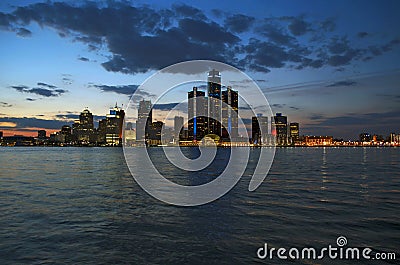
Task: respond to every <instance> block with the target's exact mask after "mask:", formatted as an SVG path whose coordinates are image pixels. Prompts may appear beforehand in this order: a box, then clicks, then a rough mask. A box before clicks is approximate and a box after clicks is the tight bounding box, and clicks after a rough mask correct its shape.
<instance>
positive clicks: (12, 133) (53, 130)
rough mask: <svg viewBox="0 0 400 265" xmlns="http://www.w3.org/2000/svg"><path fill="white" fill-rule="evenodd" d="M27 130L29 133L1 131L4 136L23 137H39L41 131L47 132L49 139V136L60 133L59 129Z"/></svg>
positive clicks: (11, 130)
mask: <svg viewBox="0 0 400 265" xmlns="http://www.w3.org/2000/svg"><path fill="white" fill-rule="evenodd" d="M25 129H26V130H29V131H25V130H23V131H21V130H19V129H14V130H13V129H7V130H0V131H2V132H3V136H14V135H23V136H33V137H37V135H38V132H37V131H39V130H45V131H46V136H47V137H49V135H50V134H51V133H53V132H58V131H59V130H57V129H46V128H25Z"/></svg>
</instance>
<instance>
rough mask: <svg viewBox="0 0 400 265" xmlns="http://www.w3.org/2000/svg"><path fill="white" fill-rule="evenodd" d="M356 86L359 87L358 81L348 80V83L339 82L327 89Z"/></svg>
mask: <svg viewBox="0 0 400 265" xmlns="http://www.w3.org/2000/svg"><path fill="white" fill-rule="evenodd" d="M355 85H357V82H356V81H351V80H347V81H338V82H335V83H332V84H330V85H327V86H326V87H343V86H355Z"/></svg>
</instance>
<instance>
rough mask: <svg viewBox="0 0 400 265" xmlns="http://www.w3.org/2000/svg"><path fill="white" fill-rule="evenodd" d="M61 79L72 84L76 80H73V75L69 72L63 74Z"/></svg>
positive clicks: (67, 83) (64, 82) (65, 83)
mask: <svg viewBox="0 0 400 265" xmlns="http://www.w3.org/2000/svg"><path fill="white" fill-rule="evenodd" d="M61 81H62V82H63V84H64V85H71V84H72V83H73V82H74V80H72V78H71V75H69V74H63V75H62V78H61Z"/></svg>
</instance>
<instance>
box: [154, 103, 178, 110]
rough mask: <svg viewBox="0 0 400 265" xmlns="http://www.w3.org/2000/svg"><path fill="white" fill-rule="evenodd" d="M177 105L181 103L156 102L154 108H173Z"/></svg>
mask: <svg viewBox="0 0 400 265" xmlns="http://www.w3.org/2000/svg"><path fill="white" fill-rule="evenodd" d="M177 105H179V103H164V104H155V105H153V109H157V110H172V109H173V108H175V107H176V106H177Z"/></svg>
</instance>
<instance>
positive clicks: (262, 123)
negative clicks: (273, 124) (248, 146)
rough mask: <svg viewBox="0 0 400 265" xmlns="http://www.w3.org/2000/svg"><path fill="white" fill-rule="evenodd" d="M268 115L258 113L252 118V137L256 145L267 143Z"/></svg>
mask: <svg viewBox="0 0 400 265" xmlns="http://www.w3.org/2000/svg"><path fill="white" fill-rule="evenodd" d="M268 136H269V134H268V117H265V116H262V115H258V116H257V117H252V118H251V139H252V143H253V144H255V145H266V144H268V143H269V138H268Z"/></svg>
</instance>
